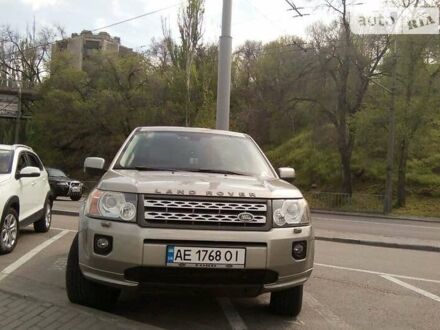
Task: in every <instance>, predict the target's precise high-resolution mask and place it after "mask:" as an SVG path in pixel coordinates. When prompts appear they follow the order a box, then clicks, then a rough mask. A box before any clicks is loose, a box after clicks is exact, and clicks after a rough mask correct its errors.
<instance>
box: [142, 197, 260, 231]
mask: <svg viewBox="0 0 440 330" xmlns="http://www.w3.org/2000/svg"><path fill="white" fill-rule="evenodd" d="M144 210H145V221H146V222H147V223H150V224H163V225H171V226H172V225H202V226H203V225H205V226H230V227H264V226H266V224H267V213H268V204H267V202H266V201H249V202H248V201H243V200H240V201H231V200H228V201H223V200H219V201H213V200H212V198H211V199H210V200H206V199H196V198H195V197H191V199H178V198H170V199H167V198H163V197H162V198H151V197H145V200H144Z"/></svg>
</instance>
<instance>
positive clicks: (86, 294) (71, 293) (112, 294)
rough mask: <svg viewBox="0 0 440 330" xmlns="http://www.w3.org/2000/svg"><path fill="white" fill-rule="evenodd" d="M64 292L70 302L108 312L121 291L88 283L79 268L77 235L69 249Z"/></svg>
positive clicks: (91, 282)
mask: <svg viewBox="0 0 440 330" xmlns="http://www.w3.org/2000/svg"><path fill="white" fill-rule="evenodd" d="M66 291H67V297H68V298H69V300H70V302H72V303H74V304H79V305H85V306H89V307H93V308H98V309H102V310H105V311H109V310H111V309H112V308H113V306H114V305H115V304H116V302H117V300H118V298H119V295H120V293H121V290H119V289H116V288H113V287H109V286H105V285H102V284H99V283H95V282H93V281H90V280H88V279H86V278H85V277H84V275H83V274H82V273H81V269H80V267H79V250H78V234H77V235H76V236H75V238H74V240H73V242H72V245H71V247H70V251H69V256H68V258H67V267H66Z"/></svg>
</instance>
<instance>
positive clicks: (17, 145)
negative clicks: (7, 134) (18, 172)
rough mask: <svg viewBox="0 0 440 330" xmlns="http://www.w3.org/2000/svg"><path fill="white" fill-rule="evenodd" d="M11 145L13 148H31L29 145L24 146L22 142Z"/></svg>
mask: <svg viewBox="0 0 440 330" xmlns="http://www.w3.org/2000/svg"><path fill="white" fill-rule="evenodd" d="M12 147H13V148H14V149H17V148H25V149H29V150H32V148H31V147H29V146H26V145H24V144H13V145H12Z"/></svg>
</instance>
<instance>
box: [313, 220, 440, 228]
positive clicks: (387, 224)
mask: <svg viewBox="0 0 440 330" xmlns="http://www.w3.org/2000/svg"><path fill="white" fill-rule="evenodd" d="M312 219H313V220H315V219H316V220H321V221H327V220H329V221H338V222H346V223H347V222H354V223H364V224H366V225H370V224H378V225H385V226H403V227H412V228H423V229H434V230H440V227H431V226H419V225H407V224H404V223H388V222H378V221H370V220H368V221H361V220H351V219H346V220H342V219H336V218H321V217H312Z"/></svg>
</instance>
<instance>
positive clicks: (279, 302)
mask: <svg viewBox="0 0 440 330" xmlns="http://www.w3.org/2000/svg"><path fill="white" fill-rule="evenodd" d="M302 298H303V286H302V285H299V286H296V287H293V288H290V289H287V290H282V291H275V292H272V293H271V294H270V310H271V312H272V313H274V314H278V315H285V316H291V317H296V316H298V314H299V313H300V312H301V307H302Z"/></svg>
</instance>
